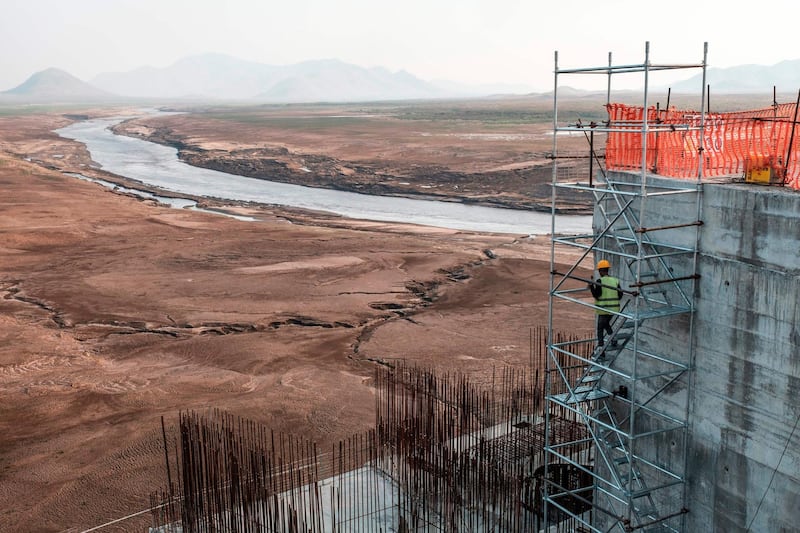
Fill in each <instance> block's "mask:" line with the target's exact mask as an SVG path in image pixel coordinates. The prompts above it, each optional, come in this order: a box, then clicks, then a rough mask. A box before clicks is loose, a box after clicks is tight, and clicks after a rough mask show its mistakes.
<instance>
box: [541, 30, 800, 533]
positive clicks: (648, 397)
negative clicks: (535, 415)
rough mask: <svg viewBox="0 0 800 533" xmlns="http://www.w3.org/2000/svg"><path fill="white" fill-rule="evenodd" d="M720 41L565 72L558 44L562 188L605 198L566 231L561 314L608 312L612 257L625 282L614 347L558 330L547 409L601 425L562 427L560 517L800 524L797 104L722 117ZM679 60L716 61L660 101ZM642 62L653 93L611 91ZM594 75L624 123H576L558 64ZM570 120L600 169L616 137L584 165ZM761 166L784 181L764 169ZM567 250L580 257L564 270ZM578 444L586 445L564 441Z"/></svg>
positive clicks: (558, 183)
mask: <svg viewBox="0 0 800 533" xmlns="http://www.w3.org/2000/svg"><path fill="white" fill-rule="evenodd" d="M706 53H707V47H706V48H705V49H704V52H703V60H702V61H701V62H698V63H696V64H689V65H653V64H651V63H650V60H649V45H648V46H646V50H645V60H644V62H643V63H642V64H639V65H621V66H614V65H612V62H611V55H610V54H609V62H608V66H602V67H597V68H587V69H563V68H559V65H558V55H557V54H556V68H555V91H554V115H555V118H554V140H553V144H554V146H553V157H554V169H553V204H554V212H555V205H556V203H557V200H558V194H559V192H560V191H561V190H563V189H580V190H586V191H590V192H592V194H594V197H595V210H594V213H595V216H594V224H593V232H592V233H591V234H589V235H577V236H554V237H553V238H552V256H553V262H552V268H551V271H552V275H551V291H550V328H551V329H552V330H557V329H558V328H559V320H558V317H559V316H564V315H563V313H562V311H564V310H572V311H575V310H577V311H578V312H585V314H586V317H587V320H594V316H595V314H596V313H597V312H598V311H605V309H604V308H602V307H601V306H599V305H598V303H599V302H598V301H596V300H595V299H594V298H593V297H592V295H591V293H590V291H589V290H588V284H590V283H592V282H593V281H595V280H597V279H598V275H597V274H596V273H595V272H594V270H595V267H596V265H597V263H598V262H600V261H601V260H604V261H608V262H609V263H610V265H611V267H610V275H611V276H612V277H614V278H617V279H618V280H619V281H620V287H621V289H622V293H623V295H622V297H621V299H620V304H619V307H618V308H614V309H612V310H611V311H610V314H611V315H613V316H612V320H611V329H612V333H611V334H609V335H608V336H607V337H606V339H605V343H604V345H603V346H600V345H599V344H600V343H599V342H598V341H599V339H598V338H597V337H596V336H595V337H591V338H585V339H572V340H569V341H562V342H557V341H555V340H552V339H551V341H549V343H548V359H547V365H548V368H547V375H548V380H547V384H546V386H545V398H546V405H547V406H549V407H547V408H546V409H545V411H546V412H550V411H552V410H554V409H561V410H567V411H569V412H570V413H572V415H573V416H574V419H575V420H576V422H578V423H579V424H582V425H583V427H584V429H585V431H583V432H578V433H577V434H579V435H581V437H580V440H578V441H574V442H564V441H563V440H559V439H555V438H551V435H550V434H549V433H548V432H547V429H546V430H545V433H546V435H545V445H544V452H545V465H546V470H545V473H544V489H543V499H544V515H545V518H544V520H545V523H550V524H556V523H558V524H561V526H560V527H563V525H564V524H569V528H570V530H573V531H591V532H611V531H619V532H630V531H647V532H656V531H657V532H668V531H670V532H695V531H719V532H760V531H765V532H766V531H769V532H781V531H786V532H788V531H797V527H798V524H797V519H798V517H800V430H799V429H798V420H800V402H798V396H799V395H800V303H798V302H800V190H798V189H800V186H798V175H799V174H800V165H798V164H797V163H798V159H800V154H799V153H798V149H797V148H796V146H797V142H795V136H794V126H795V125H796V124H797V105H796V104H795V105H794V106H791V105H789V106H784V107H783V108H781V107H779V106H778V104H777V103H776V104H775V106H774V108H772V109H771V110H767V111H764V110H758V111H754V112H750V113H749V114H748V113H731V114H728V115H723V114H715V115H710V114H709V113H707V111H706V109H705V102H706V93H705V71H706ZM675 68H689V69H693V68H694V69H701V70H702V72H703V88H702V91H701V94H700V96H699V102H698V103H699V105H698V109H699V110H698V111H693V112H686V111H677V110H674V109H672V108H670V106H669V104H668V105H667V106H666V108H664V109H663V110H662V109H660V106H658V105H656V106H651V104H650V103H649V102H648V81H649V75H650V74H651V72H654V71H657V70H665V69H675ZM631 72H641V73H643V75H644V80H645V84H644V92H643V105H642V106H641V107H636V108H633V107H631V106H621V105H618V104H612V103H611V102H610V94H611V93H610V87H611V78H612V75H615V74H618V73H631ZM584 73H596V74H600V75H607V76H608V79H609V83H608V85H609V91H608V95H609V98H608V99H607V108H608V110H609V120H608V121H607V122H605V123H602V124H594V123H592V124H591V125H587V124H581V123H580V122H578V123H576V124H571V125H561V124H559V123H558V109H559V102H558V92H557V91H558V82H559V76H563V75H567V74H584ZM620 110H623V111H620ZM765 113H766V114H770V113H773V115H772V118H770V119H769V120H767V119H764V118H760V117H763V116H764V114H765ZM748 128H750V129H748ZM561 131H570V132H574V131H582V132H584V133H585V134H586V137H587V140H588V141H589V142H590V151H591V154H590V160H592V161H597V163H598V165H599V164H600V159H601V158H600V157H598V156H597V154H596V153H595V150H594V146H593V144H594V143H593V141H594V136H595V135H598V136H600V135H604V136H606V144H605V149H606V154H605V161H604V163H605V164H604V165H600V169H599V171H598V172H596V173H595V172H593V171H590V173H589V175H588V176H587V177H586V178H584V179H580V178H577V179H576V176H574V175H572V172H573V171H572V168H573V167H572V166H571V165H570V164H569V162H567V163H564V160H563V159H559V157H558V140H557V136H558V132H561ZM754 131H755V132H756V133H753V132H754ZM742 132H745V133H748V132H749V135H750V136H749V137H748V136H747V135H743V134H742ZM758 132H766V133H767V135H766V136H765V137H764V136H761V135H760V133H758ZM762 139H767V140H768V142H766V141H765V142H766V144H765V145H764V146H761V145H760V144H759V143H760V142H761V141H762ZM767 145H768V146H767ZM764 162H766V163H764ZM756 164H758V165H763V168H765V169H766V170H765V172H766V174H765V175H766V176H767V178H766V179H764V180H760V181H759V180H755V183H754V182H753V180H751V179H750V178H751V177H752V176H753V175H754V174H753V173H752V172H751V170H752V169H754V168H756ZM759 168H761V167H759ZM745 176H746V177H747V179H744V177H745ZM756 183H762V184H756ZM770 185H783V186H770ZM565 248H569V249H572V250H573V251H576V249H577V251H578V253H577V254H576V255H577V256H579V257H578V259H576V260H575V261H574V264H572V265H571V266H570V267H569V268H564V267H557V265H556V262H555V256H556V254H557V253H558V252H559V250H563V249H565ZM587 351H589V352H591V355H586V353H587ZM576 446H579V447H580V446H583V447H584V449H585V453H584V454H582V455H575V454H572V455H570V454H566V453H563V451H562V450H565V449H568V448H569V449H574V448H575V447H576ZM565 472H568V473H571V475H564V473H565Z"/></svg>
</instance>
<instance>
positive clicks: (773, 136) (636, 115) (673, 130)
mask: <svg viewBox="0 0 800 533" xmlns="http://www.w3.org/2000/svg"><path fill="white" fill-rule="evenodd" d="M606 107H607V108H608V118H609V121H610V126H611V127H612V128H613V129H614V131H612V132H609V134H608V140H607V141H606V164H607V166H608V169H609V170H640V169H641V168H642V164H643V161H642V159H643V154H642V138H643V135H642V122H643V116H644V110H643V108H642V107H641V106H629V105H625V104H609V105H608V106H606ZM795 107H796V106H795V104H780V105H778V106H774V107H768V108H765V109H756V110H753V111H739V112H735V113H706V116H705V122H704V125H703V129H702V131H700V129H699V127H700V123H701V120H700V119H701V115H700V113H699V112H697V111H690V110H678V109H675V108H670V109H660V110H657V109H656V108H655V107H650V108H648V109H647V121H648V124H649V127H650V128H653V129H654V130H658V131H650V132H649V133H648V134H647V150H646V154H644V164H645V165H646V168H647V169H648V170H649V171H651V172H653V173H655V174H660V175H662V176H671V177H676V178H696V177H697V175H698V172H699V169H700V163H701V161H700V138H701V135H702V136H703V137H702V139H703V152H702V154H703V158H702V164H703V169H702V171H703V176H725V175H736V174H739V175H741V174H743V173H744V171H745V168H746V165H748V164H750V165H752V164H754V162H756V163H757V164H765V165H769V166H770V167H771V168H773V169H775V171H776V172H777V173H778V174H779V175H780V176H782V177H784V179H785V184H786V185H787V186H789V187H791V188H793V189H800V138H798V137H800V128H797V129H796V131H794V132H793V131H792V125H793V122H794V119H795ZM686 126H689V128H686ZM665 128H666V131H665ZM628 129H629V130H630V132H628V131H625V130H628ZM790 139H791V140H792V149H791V151H789V142H790ZM787 155H788V159H787Z"/></svg>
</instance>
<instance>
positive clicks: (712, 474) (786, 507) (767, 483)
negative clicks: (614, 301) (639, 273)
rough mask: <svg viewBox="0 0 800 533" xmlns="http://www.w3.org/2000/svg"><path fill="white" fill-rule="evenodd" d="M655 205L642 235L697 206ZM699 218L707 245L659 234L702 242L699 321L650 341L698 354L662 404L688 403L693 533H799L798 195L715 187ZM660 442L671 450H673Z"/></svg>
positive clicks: (654, 334)
mask: <svg viewBox="0 0 800 533" xmlns="http://www.w3.org/2000/svg"><path fill="white" fill-rule="evenodd" d="M612 174H613V175H614V177H613V179H616V180H625V181H629V182H638V181H639V180H640V176H639V175H638V174H632V173H631V174H628V173H621V172H620V173H612ZM651 179H652V180H653V181H654V182H660V183H667V182H670V181H672V182H677V180H669V179H665V178H660V177H648V181H649V180H651ZM683 183H685V182H683ZM648 202H649V203H648V205H647V209H646V211H645V212H646V216H647V220H643V221H641V223H642V225H643V226H647V225H650V226H653V227H655V226H667V225H669V224H671V223H672V221H673V220H676V219H678V220H686V219H687V218H691V216H692V213H691V212H687V210H696V209H697V207H696V205H695V203H694V202H693V201H691V202H690V201H685V202H684V201H682V200H680V199H676V197H669V196H665V197H663V198H657V199H655V200H652V199H648ZM700 220H702V222H703V225H702V227H701V229H700V232H699V242H697V243H692V242H688V241H690V240H696V234H695V232H694V230H691V231H687V230H686V228H682V229H674V230H667V231H664V232H661V235H660V238H664V239H667V240H670V241H671V242H673V243H684V244H687V245H691V246H694V245H695V244H696V245H697V250H698V252H699V254H698V256H697V267H696V271H697V273H698V274H699V275H700V279H699V281H698V286H697V290H696V292H695V297H694V306H695V313H694V320H693V324H691V321H689V320H688V319H687V317H686V316H676V317H672V318H669V319H667V320H665V321H661V322H659V323H658V325H657V326H655V327H652V326H651V327H649V328H648V330H647V335H646V336H645V338H646V339H647V341H646V342H647V343H653V344H659V345H660V346H661V349H662V351H666V352H674V353H679V352H681V351H691V349H692V348H693V350H694V351H693V357H692V359H691V360H692V361H693V369H694V371H693V372H691V373H690V374H689V376H688V381H686V380H684V381H683V383H682V386H680V387H673V389H674V390H671V391H667V392H666V393H665V394H664V395H663V396H664V399H662V400H660V401H662V402H664V403H665V404H667V405H665V406H664V408H665V409H667V410H668V409H669V405H668V404H669V403H670V402H671V401H672V400H671V398H672V399H674V400H675V404H676V405H680V404H685V400H686V394H688V395H689V396H688V414H689V416H688V424H689V427H688V443H687V448H686V449H687V464H686V471H685V476H686V490H687V493H686V507H687V508H688V513H687V515H686V524H687V527H686V531H688V532H699V531H715V532H725V533H732V532H745V531H752V532H783V531H786V532H789V531H800V428H798V419H800V194H799V193H798V192H797V191H792V190H787V189H783V188H779V187H762V186H755V185H745V184H730V183H727V184H715V183H705V184H703V192H702V197H701V210H700ZM682 260H683V261H685V259H676V261H678V262H679V261H682ZM623 283H624V280H623ZM690 324H691V325H690ZM654 445H655V446H659V447H662V446H663V448H664V451H663V453H669V452H668V450H669V443H656V444H654ZM659 453H661V450H659ZM676 496H678V495H677V494H676Z"/></svg>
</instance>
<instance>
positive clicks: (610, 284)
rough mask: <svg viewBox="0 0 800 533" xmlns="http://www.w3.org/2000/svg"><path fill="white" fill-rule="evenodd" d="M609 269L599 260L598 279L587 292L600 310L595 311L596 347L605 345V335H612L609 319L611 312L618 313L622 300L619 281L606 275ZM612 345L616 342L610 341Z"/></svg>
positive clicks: (607, 264) (607, 265) (611, 316)
mask: <svg viewBox="0 0 800 533" xmlns="http://www.w3.org/2000/svg"><path fill="white" fill-rule="evenodd" d="M610 268H611V263H609V262H608V261H607V260H605V259H601V260H600V261H599V262H598V263H597V271H598V272H599V273H600V277H599V278H598V279H597V280H595V281H594V282H592V283H590V284H589V290H590V291H591V293H592V296H594V304H595V305H596V306H597V307H599V308H600V309H597V310H595V312H596V313H597V346H603V345H604V344H605V342H604V339H605V334H606V333H608V334H609V335H611V334H612V333H613V330H612V329H611V319H612V318H613V317H614V315H613V314H612V311H614V312H619V301H620V300H621V299H622V289H621V288H620V283H619V280H618V279H617V278H615V277H614V276H609V275H608V270H609V269H610ZM612 345H616V341H614V340H612Z"/></svg>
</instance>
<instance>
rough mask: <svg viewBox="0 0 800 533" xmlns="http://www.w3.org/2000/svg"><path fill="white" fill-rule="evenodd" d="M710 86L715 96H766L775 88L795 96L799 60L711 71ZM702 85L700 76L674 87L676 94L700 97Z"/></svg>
mask: <svg viewBox="0 0 800 533" xmlns="http://www.w3.org/2000/svg"><path fill="white" fill-rule="evenodd" d="M706 80H707V84H709V85H711V91H712V93H715V92H716V93H732V94H744V93H766V94H769V93H771V92H772V87H773V86H775V87H776V88H777V90H778V92H782V93H796V92H797V90H798V89H800V59H794V60H790V61H781V62H780V63H777V64H775V65H771V66H764V65H739V66H735V67H729V68H709V69H708V71H707V72H706ZM702 85H703V75H702V74H697V75H695V76H692V77H691V78H689V79H686V80H684V81H680V82H677V83H673V84H672V85H671V87H672V90H673V91H676V92H686V93H699V92H700V91H701V89H702Z"/></svg>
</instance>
